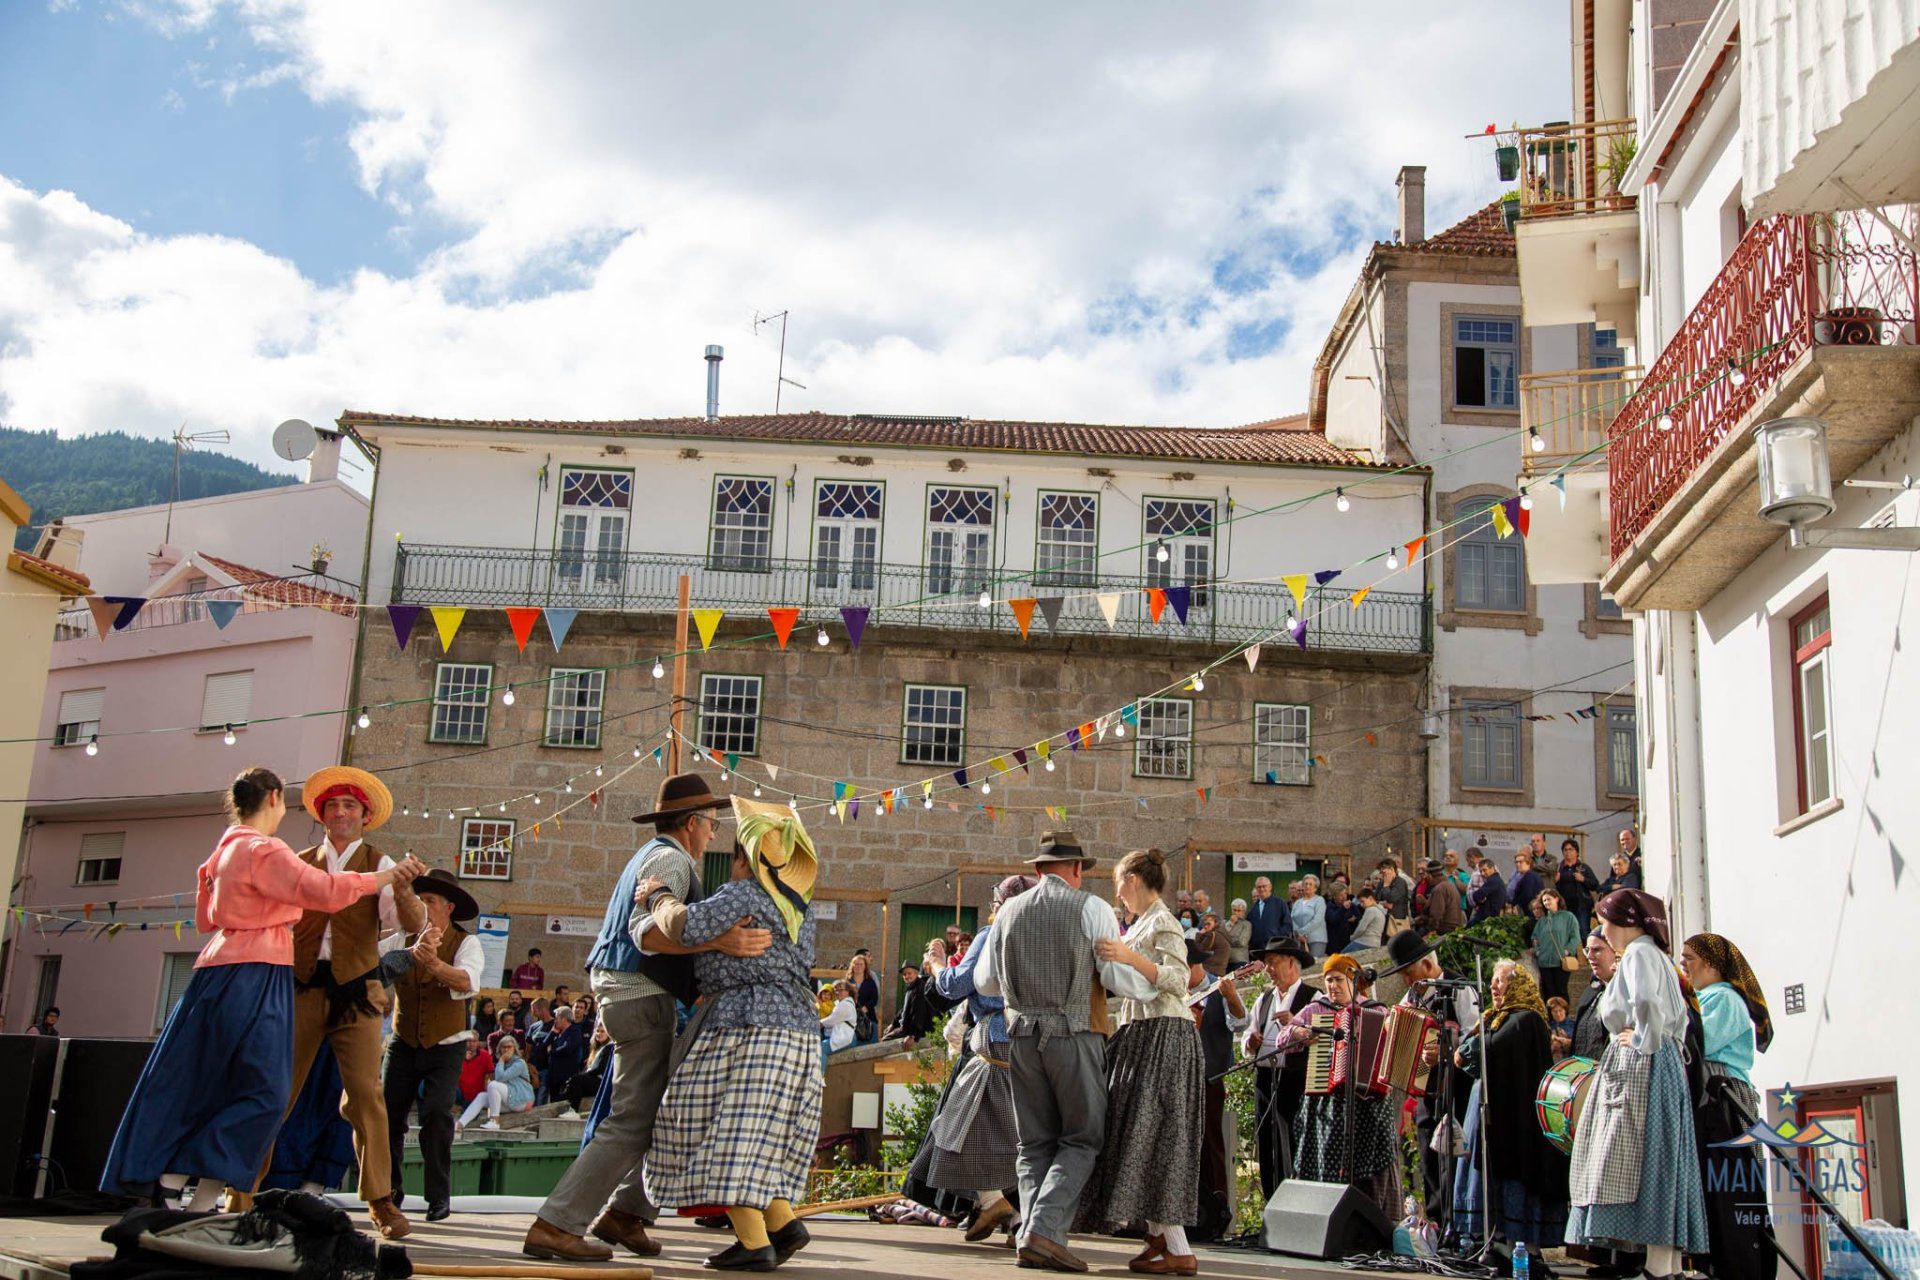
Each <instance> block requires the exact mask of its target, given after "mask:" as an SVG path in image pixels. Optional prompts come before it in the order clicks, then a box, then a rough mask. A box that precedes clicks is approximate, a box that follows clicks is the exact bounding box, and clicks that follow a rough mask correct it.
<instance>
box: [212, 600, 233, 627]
mask: <svg viewBox="0 0 1920 1280" xmlns="http://www.w3.org/2000/svg"><path fill="white" fill-rule="evenodd" d="M238 612H240V602H239V601H238V600H209V601H207V616H208V617H209V618H212V619H213V625H214V626H216V627H218V628H220V630H222V631H225V630H226V629H227V624H228V623H229V622H232V621H233V615H234V614H236V613H238Z"/></svg>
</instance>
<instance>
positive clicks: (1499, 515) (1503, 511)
mask: <svg viewBox="0 0 1920 1280" xmlns="http://www.w3.org/2000/svg"><path fill="white" fill-rule="evenodd" d="M1487 514H1488V515H1489V516H1491V517H1493V531H1494V533H1495V534H1496V535H1498V536H1499V537H1502V538H1511V537H1512V536H1513V521H1511V520H1509V519H1508V518H1507V504H1506V503H1504V502H1496V503H1494V504H1493V505H1492V506H1490V507H1488V508H1487Z"/></svg>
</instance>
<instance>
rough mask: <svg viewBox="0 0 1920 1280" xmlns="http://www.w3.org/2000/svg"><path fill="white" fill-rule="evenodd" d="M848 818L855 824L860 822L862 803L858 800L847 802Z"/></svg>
mask: <svg viewBox="0 0 1920 1280" xmlns="http://www.w3.org/2000/svg"><path fill="white" fill-rule="evenodd" d="M847 816H848V817H850V818H852V819H853V820H854V821H855V822H858V821H860V802H859V801H858V800H849V801H847Z"/></svg>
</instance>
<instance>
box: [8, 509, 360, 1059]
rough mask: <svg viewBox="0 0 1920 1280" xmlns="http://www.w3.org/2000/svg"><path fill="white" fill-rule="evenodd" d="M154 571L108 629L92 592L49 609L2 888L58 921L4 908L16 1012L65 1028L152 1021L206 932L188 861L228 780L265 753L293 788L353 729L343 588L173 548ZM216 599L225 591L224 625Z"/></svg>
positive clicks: (206, 846)
mask: <svg viewBox="0 0 1920 1280" xmlns="http://www.w3.org/2000/svg"><path fill="white" fill-rule="evenodd" d="M148 577H149V586H148V587H147V589H146V591H145V593H144V594H146V595H147V596H148V597H150V600H149V603H148V604H147V605H146V606H145V607H144V608H143V609H142V610H141V612H140V613H139V615H138V616H137V617H135V619H134V620H133V622H132V624H131V625H129V626H128V627H127V628H126V629H124V630H121V631H111V630H110V631H109V632H108V634H106V635H105V636H101V635H100V634H98V633H97V631H96V630H95V624H94V619H93V616H92V614H91V613H90V612H89V610H88V609H86V608H85V607H81V608H78V609H74V610H69V611H68V612H66V613H64V614H63V615H62V616H61V618H60V625H59V627H58V629H57V631H56V636H55V641H54V645H53V657H52V663H51V669H50V671H49V672H48V676H47V689H46V698H45V703H44V706H43V707H42V711H41V716H40V729H39V732H40V734H41V736H42V738H43V739H46V741H43V742H42V743H40V744H39V745H38V746H37V747H36V748H35V750H36V752H37V753H38V759H37V760H36V761H35V764H34V769H33V785H32V792H31V795H32V802H31V803H30V804H29V805H28V807H27V817H26V831H25V833H24V835H23V838H22V841H21V854H20V860H19V870H18V879H17V882H16V885H15V888H14V893H13V904H14V905H15V906H20V907H25V908H27V910H28V911H29V912H32V911H41V912H45V913H49V914H52V915H55V916H58V917H62V918H63V919H61V920H53V921H48V920H38V921H36V919H35V918H34V917H33V916H31V915H29V916H28V917H27V918H26V920H25V921H24V923H22V922H21V921H19V920H18V919H16V920H15V921H12V922H10V924H11V925H12V928H11V934H12V938H11V944H10V945H9V947H8V948H7V956H6V967H5V976H4V984H3V985H0V1000H4V1006H5V1009H4V1011H5V1015H6V1018H7V1025H8V1026H9V1027H19V1028H24V1027H25V1026H26V1025H27V1023H28V1021H29V1020H30V1019H31V1018H33V1017H36V1016H37V1015H38V1013H39V1012H40V1011H41V1010H42V1009H43V1008H44V1007H45V1006H46V1005H48V1004H50V1003H51V1004H56V1005H58V1006H59V1008H60V1010H61V1022H60V1030H61V1031H62V1033H63V1034H68V1035H78V1036H150V1035H152V1034H154V1033H155V1032H156V1031H157V1030H158V1029H159V1027H160V1025H161V1023H162V1022H163V1021H164V1020H165V1018H166V1016H167V1013H168V1012H169V1011H170V1010H171V1008H172V1005H173V1003H174V1001H176V1000H177V999H178V998H179V995H180V993H181V992H182V991H184V990H185V987H186V983H187V979H188V978H189V976H190V975H191V970H192V965H193V959H194V957H195V955H196V954H197V953H198V951H199V948H200V944H201V941H202V939H200V937H199V936H198V935H197V934H195V932H194V930H193V923H192V922H193V885H194V871H195V868H197V867H198V866H199V864H200V863H201V862H202V861H203V860H204V859H205V858H206V856H207V854H208V852H209V851H211V849H212V848H213V845H214V843H215V841H216V840H217V839H218V837H219V835H220V832H221V831H222V829H223V828H224V826H225V820H224V818H223V816H222V813H221V807H220V797H221V795H222V793H223V792H224V790H225V788H226V785H227V783H228V782H229V781H230V780H231V779H232V778H233V776H234V774H235V773H237V772H238V771H239V770H240V769H242V768H244V767H246V766H247V765H252V764H261V765H265V766H267V767H269V768H271V769H273V770H275V771H276V772H278V773H280V774H281V776H283V777H284V778H286V779H287V780H288V782H289V783H290V784H293V785H297V784H298V781H299V780H300V779H301V778H304V777H305V776H306V775H307V774H308V773H309V772H310V771H312V770H313V769H316V768H318V767H320V766H322V765H325V764H329V763H334V762H336V761H337V759H338V756H339V752H340V748H341V743H342V740H343V734H344V733H345V732H347V730H348V728H349V725H348V718H347V717H346V716H344V715H342V714H340V713H339V709H340V708H341V707H342V706H344V705H345V703H346V699H347V690H348V687H349V681H350V677H351V674H352V667H353V653H354V627H355V623H354V618H353V608H352V603H353V601H352V598H351V596H350V595H349V594H347V592H348V591H350V590H351V588H350V587H347V586H345V585H343V584H330V582H329V580H327V579H319V578H313V577H308V578H304V579H302V578H287V577H284V576H282V575H281V574H277V573H270V572H267V571H265V570H259V569H253V568H250V567H248V566H246V565H243V564H240V563H238V562H236V561H233V560H229V559H226V558H224V557H216V556H214V555H210V554H207V553H204V552H202V553H186V552H182V551H181V550H179V549H177V548H174V547H162V548H160V550H159V551H158V552H157V553H156V554H154V555H153V556H152V557H151V559H150V563H149V574H148ZM318 584H329V585H339V586H340V589H339V590H327V589H323V587H322V586H321V585H318ZM222 601H229V602H236V603H237V605H238V608H237V612H235V613H234V614H233V616H232V617H231V618H230V620H229V621H228V622H227V624H226V626H225V627H224V628H223V627H220V626H218V625H217V624H216V622H215V618H214V615H215V614H219V613H225V612H226V611H227V607H228V606H222V605H219V604H218V603H217V602H222ZM209 606H214V607H213V608H211V609H210V607H209ZM315 712H330V713H332V714H318V715H316V714H312V713H315ZM149 730H157V731H158V732H147V731H149ZM289 800H290V802H291V801H292V800H293V797H292V796H291V795H290V796H289ZM280 834H281V835H282V836H283V837H284V838H285V839H286V840H287V841H288V842H289V843H291V844H293V845H294V847H295V848H301V847H304V846H305V845H308V844H311V843H313V842H314V840H315V839H316V838H317V837H318V828H317V826H316V825H315V824H314V823H312V822H311V821H309V820H308V819H307V817H306V815H305V814H304V813H299V812H297V811H296V812H295V813H294V814H293V815H292V816H290V817H289V818H288V820H287V821H286V823H285V824H284V825H283V826H282V828H281V831H280ZM174 895H178V899H177V904H176V900H175V897H174ZM89 904H90V905H89ZM89 916H90V917H91V919H90V921H89V919H88V917H89ZM74 918H78V919H80V920H82V921H83V923H81V924H79V925H72V924H68V923H65V922H64V921H65V920H70V919H74ZM180 920H184V921H185V922H186V923H185V924H184V925H183V926H182V928H181V930H180V932H179V934H178V936H176V934H175V932H174V928H173V922H174V921H180ZM100 922H106V923H109V924H117V925H120V926H122V927H121V928H119V929H117V930H114V931H113V932H112V935H111V936H107V934H106V933H105V932H104V931H98V930H96V929H95V928H94V927H93V926H94V925H96V924H98V923H100ZM96 934H98V936H93V935H96Z"/></svg>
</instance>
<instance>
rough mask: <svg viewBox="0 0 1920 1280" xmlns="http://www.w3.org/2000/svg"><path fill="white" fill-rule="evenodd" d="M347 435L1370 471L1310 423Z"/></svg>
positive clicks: (898, 419)
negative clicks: (678, 443) (588, 438)
mask: <svg viewBox="0 0 1920 1280" xmlns="http://www.w3.org/2000/svg"><path fill="white" fill-rule="evenodd" d="M340 425H341V427H342V428H343V429H346V430H354V429H356V428H361V427H373V428H378V427H380V426H384V425H393V426H404V427H444V428H448V429H468V430H487V431H550V432H555V433H565V434H569V435H602V436H639V437H654V438H661V439H705V440H754V441H765V442H768V443H778V444H823V445H877V446H883V447H885V446H893V447H903V448H919V449H953V450H959V451H966V452H994V453H1040V454H1064V455H1067V456H1077V457H1102V458H1144V459H1152V460H1159V461H1169V462H1239V463H1280V464H1292V465H1296V466H1327V467H1360V466H1369V465H1371V464H1369V463H1368V462H1366V461H1365V460H1364V459H1362V458H1361V457H1360V456H1358V455H1356V454H1354V453H1351V452H1349V451H1347V450H1345V449H1341V448H1338V447H1336V446H1334V445H1331V444H1329V443H1327V438H1326V436H1324V435H1322V434H1321V433H1319V432H1317V431H1313V430H1311V429H1310V428H1308V427H1307V425H1306V421H1305V416H1304V415H1294V416H1293V417H1288V418H1275V419H1272V420H1270V421H1267V422H1256V423H1252V424H1250V425H1248V426H1244V427H1226V428H1212V427H1133V426H1096V425H1093V424H1089V423H1079V422H1009V421H993V420H982V419H974V418H932V417H912V416H892V415H886V414H864V413H862V414H830V413H783V414H764V415H746V416H735V417H723V418H721V419H719V420H718V421H717V422H708V421H707V420H706V419H704V418H642V419H635V420H629V421H618V422H556V421H548V420H545V419H533V420H502V421H493V420H486V419H464V418H416V417H409V416H404V415H399V414H382V413H363V412H358V411H355V410H348V411H347V412H346V413H343V414H341V415H340Z"/></svg>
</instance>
